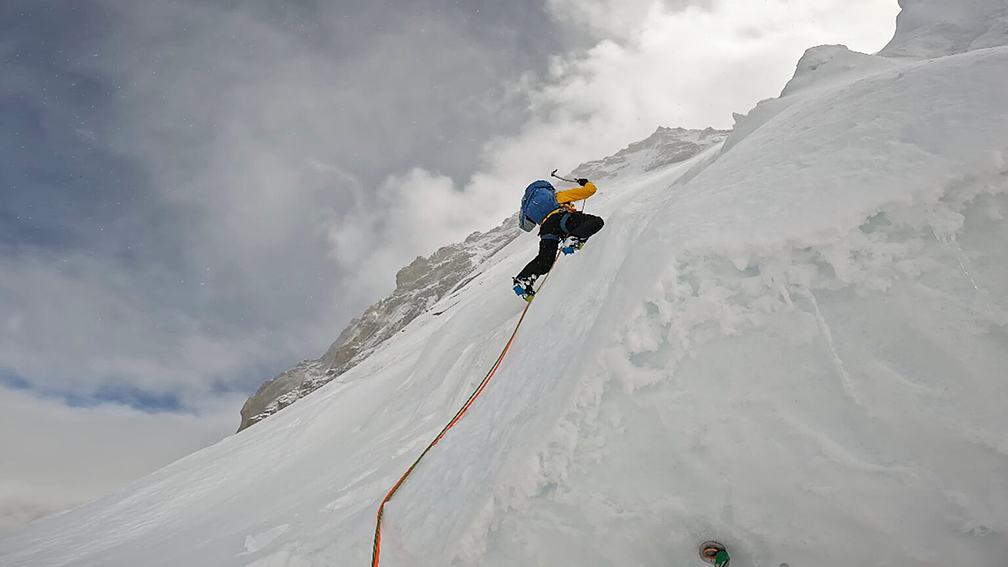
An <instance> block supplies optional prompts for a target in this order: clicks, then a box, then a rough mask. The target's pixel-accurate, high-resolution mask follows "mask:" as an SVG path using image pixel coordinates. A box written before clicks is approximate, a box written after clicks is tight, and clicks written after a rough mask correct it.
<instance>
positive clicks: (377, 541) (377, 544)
mask: <svg viewBox="0 0 1008 567" xmlns="http://www.w3.org/2000/svg"><path fill="white" fill-rule="evenodd" d="M559 258H560V254H557V260H559ZM557 260H554V261H553V265H554V266H555V265H556V261H557ZM552 271H553V267H552V266H551V267H550V271H549V272H546V277H544V278H543V282H542V284H540V285H539V289H542V288H543V286H544V285H546V279H547V278H549V275H550V272H552ZM531 305H532V303H531V302H529V303H526V304H525V309H523V310H522V314H521V317H519V318H518V323H517V324H515V328H514V331H513V332H512V333H511V338H509V339H508V342H507V344H506V345H504V350H502V351H501V353H500V356H498V357H497V361H496V362H495V363H494V365H493V367H491V368H490V371H489V372H487V375H486V377H484V378H483V381H482V382H480V384H479V386H477V387H476V389H475V390H474V391H473V393H472V394H470V395H469V399H468V400H466V403H465V404H464V405H463V406H462V409H460V410H458V413H456V414H455V417H453V418H452V420H451V421H450V422H448V425H446V426H444V429H442V430H441V432H440V433H438V434H437V437H435V438H434V440H433V441H431V442H430V445H427V448H426V449H424V450H423V452H422V453H420V456H419V457H417V459H416V460H415V461H413V464H412V465H410V467H409V468H408V469H406V472H405V473H403V475H402V476H401V477H399V480H398V481H397V482H396V483H395V485H394V486H393V487H392V489H391V490H389V492H388V494H386V495H385V499H384V500H382V502H381V505H379V506H378V517H377V521H376V523H375V538H374V548H373V550H372V553H371V567H378V556H379V554H380V552H381V527H382V516H383V515H384V513H385V504H387V503H388V501H389V500H391V499H392V496H393V495H395V493H396V492H397V491H398V490H399V487H401V486H402V485H403V483H404V482H406V478H407V477H408V476H409V475H410V473H412V472H413V469H415V468H416V466H417V465H418V464H420V460H421V459H423V458H424V456H425V455H426V454H427V453H428V452H429V451H430V450H431V449H433V448H434V445H437V443H438V441H440V440H441V438H442V437H444V435H445V433H448V430H449V429H451V428H452V427H454V426H455V424H456V423H458V421H459V420H460V419H462V415H463V414H464V413H465V412H466V411H467V410H468V409H469V406H471V405H472V404H473V402H474V401H476V398H478V397H479V395H480V393H481V392H483V388H485V387H486V385H487V384H488V383H489V382H490V378H492V377H493V375H494V373H495V372H497V368H498V367H499V366H500V364H501V361H503V360H504V356H505V355H506V354H507V352H508V349H510V348H511V343H512V342H514V338H515V336H516V335H517V334H518V329H519V327H521V324H522V321H524V320H525V314H526V313H528V309H529V307H531Z"/></svg>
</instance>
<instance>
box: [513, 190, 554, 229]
mask: <svg viewBox="0 0 1008 567" xmlns="http://www.w3.org/2000/svg"><path fill="white" fill-rule="evenodd" d="M559 208H560V203H558V202H557V198H556V189H554V188H553V186H552V185H550V183H549V181H542V180H539V181H536V182H535V183H533V184H532V185H529V186H528V187H527V188H526V189H525V196H524V197H522V203H521V218H519V219H518V224H519V225H520V226H521V228H522V230H524V231H525V232H529V231H531V230H532V229H533V228H535V227H536V225H537V224H542V221H543V220H545V219H546V215H548V214H550V213H552V212H553V211H555V210H557V209H559Z"/></svg>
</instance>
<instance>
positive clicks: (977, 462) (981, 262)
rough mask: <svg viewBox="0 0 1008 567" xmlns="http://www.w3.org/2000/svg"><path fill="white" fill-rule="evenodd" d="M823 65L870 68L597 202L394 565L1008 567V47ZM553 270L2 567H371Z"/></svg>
mask: <svg viewBox="0 0 1008 567" xmlns="http://www.w3.org/2000/svg"><path fill="white" fill-rule="evenodd" d="M904 4H909V3H907V2H904ZM920 4H921V5H925V4H928V3H927V2H921V3H920ZM906 7H907V10H909V9H910V6H906ZM822 54H823V51H822V50H820V52H818V53H815V52H813V53H811V54H810V55H807V56H806V57H807V58H809V59H803V61H805V62H806V63H809V62H810V61H811V60H812V59H815V58H818V57H820V56H821V55H822ZM826 54H827V55H829V56H830V57H831V60H832V61H836V60H837V58H836V57H837V56H838V55H839V56H840V57H844V58H847V59H846V60H845V62H844V66H845V67H849V68H845V70H844V71H843V72H842V73H833V72H829V73H823V74H822V75H823V76H824V77H826V80H825V81H824V83H823V85H817V83H816V81H815V80H814V79H813V78H812V75H814V74H815V73H816V72H817V70H812V66H813V65H812V64H809V65H807V70H805V71H800V72H799V73H798V75H799V76H797V77H796V79H795V80H796V82H794V85H796V86H795V88H794V89H792V90H791V91H790V92H787V93H786V95H785V96H782V97H781V98H780V99H778V101H779V102H780V101H786V104H785V103H784V102H780V104H778V105H776V106H774V105H773V104H772V102H771V103H767V104H764V105H762V106H764V108H768V109H771V110H772V112H766V113H763V112H756V111H755V110H754V112H751V113H750V115H749V117H748V118H745V119H744V122H745V124H744V126H745V127H743V128H739V129H738V130H737V131H736V132H735V133H733V134H732V136H731V138H730V139H729V140H728V141H727V142H725V144H724V145H723V146H722V147H720V148H718V147H716V148H712V149H710V150H708V151H707V152H705V153H703V154H701V155H699V156H696V157H694V158H692V159H690V160H687V161H684V162H680V163H674V164H671V165H665V166H661V167H656V168H653V169H651V170H649V171H647V170H645V168H637V167H634V168H632V170H629V171H625V172H615V173H614V174H613V176H612V177H611V178H610V179H608V180H607V181H606V182H605V183H601V182H600V183H599V188H600V190H599V193H598V195H597V196H595V197H593V198H592V199H591V200H589V201H588V210H589V212H593V213H596V214H600V215H602V216H603V217H605V219H606V226H605V228H604V229H603V230H602V232H600V233H599V234H597V235H596V236H594V237H593V238H592V239H591V240H590V241H589V242H588V244H587V245H586V246H585V247H584V249H583V250H581V251H579V252H578V253H577V254H575V255H573V256H571V257H566V258H563V259H561V260H560V262H559V263H558V264H557V266H556V268H555V269H554V271H553V273H552V274H551V275H550V277H549V279H548V281H547V282H546V285H545V287H544V288H543V289H542V290H541V291H540V292H539V294H538V295H537V296H536V299H535V301H534V302H533V303H532V305H531V308H530V310H529V312H528V316H527V317H526V319H525V322H524V324H523V326H522V328H521V330H520V332H519V333H518V336H517V338H516V339H515V342H514V345H513V346H512V349H511V352H510V354H509V355H508V358H507V359H505V361H504V363H503V364H502V365H501V367H500V370H499V371H498V372H497V374H496V376H495V377H494V380H493V381H492V382H491V383H490V385H489V386H488V387H487V388H486V390H485V391H484V392H483V395H482V397H480V398H479V400H478V401H477V403H476V404H475V405H474V406H473V408H472V409H471V411H470V412H469V413H468V414H466V416H465V418H464V419H463V420H461V421H460V422H459V424H458V425H457V426H456V427H455V428H454V429H453V430H451V431H450V432H449V434H448V435H447V436H446V437H445V438H444V439H443V440H442V442H441V443H440V444H439V445H438V446H437V447H436V448H435V449H434V450H433V451H432V452H431V453H430V454H429V455H428V456H427V458H426V459H425V460H424V461H423V463H422V464H421V465H420V466H419V467H418V468H417V469H416V470H415V471H414V473H413V475H412V476H411V477H410V479H409V480H408V481H407V482H406V484H405V485H404V486H403V487H402V489H401V490H400V491H399V492H398V493H397V495H396V497H395V498H394V499H393V500H392V501H391V502H390V503H389V505H388V506H387V507H386V509H385V525H384V531H383V539H382V542H383V555H382V563H381V564H382V565H383V566H387V567H395V566H405V565H409V566H417V565H421V566H426V565H430V566H444V565H458V566H469V565H473V566H475V565H481V566H488V567H497V566H501V567H503V566H513V565H525V566H540V565H541V566H547V565H549V566H555V565H593V566H621V567H622V566H626V565H642V566H643V565H688V564H697V565H700V563H699V559H697V557H696V545H697V544H698V543H699V542H701V541H704V540H706V539H711V538H716V539H718V540H720V541H722V542H724V543H725V544H727V546H728V548H729V549H730V550H731V552H732V556H733V562H732V564H733V565H736V566H739V567H744V566H772V567H776V566H778V565H781V564H782V563H785V562H786V563H787V564H789V565H792V566H795V567H802V566H838V567H839V566H845V567H846V566H852V565H858V566H861V565H864V566H900V567H906V566H937V565H941V566H945V565H977V566H990V567H998V566H1003V565H1005V564H1006V560H1005V557H1008V438H1006V436H1005V432H1006V431H1008V415H1006V412H1005V410H1004V408H1005V405H1006V402H1008V380H1006V371H1005V368H1008V300H1006V298H1008V223H1006V220H1005V219H1006V216H1008V160H1006V156H1008V100H1006V98H1005V96H1004V93H1005V92H1008V47H997V48H989V49H976V50H972V51H968V52H965V53H960V54H957V55H953V56H945V57H940V58H935V59H926V60H920V61H916V60H910V59H899V60H896V61H893V62H891V64H888V63H879V62H878V61H875V59H873V58H868V59H866V58H865V57H863V56H860V55H856V54H853V55H850V56H848V55H847V54H845V53H844V52H843V51H842V50H839V49H838V48H837V49H830V50H829V51H827V52H826ZM862 64H864V65H863V67H862V66H861V65H862ZM858 69H861V71H860V73H859V72H858ZM809 72H811V73H812V75H809V74H808V73H809ZM839 75H842V78H839ZM799 84H801V87H800V88H799V87H798V85H799ZM757 110H758V109H757ZM536 245H537V243H536V241H535V239H534V238H531V237H529V238H519V239H516V240H513V241H511V242H510V243H508V244H507V245H506V246H504V247H503V248H501V249H500V250H499V251H497V252H496V253H495V254H493V255H492V256H491V257H489V258H488V259H486V261H484V262H483V264H482V267H481V268H480V269H479V270H478V271H477V272H475V273H474V277H472V279H469V280H467V281H465V282H464V283H462V284H460V285H459V286H457V287H456V288H455V290H454V291H452V292H451V293H449V294H448V295H447V296H446V297H444V298H442V299H440V300H439V301H438V302H437V304H436V305H434V307H433V308H432V309H431V310H429V311H427V312H425V313H423V314H421V315H419V316H417V317H416V318H415V319H413V320H412V321H411V322H410V323H409V324H408V325H406V326H405V327H404V329H403V331H402V332H399V333H396V334H395V335H394V336H392V337H391V338H389V339H388V340H386V341H385V342H384V343H383V344H382V346H381V348H379V349H377V350H375V351H374V352H373V353H372V354H371V355H370V356H368V357H366V358H364V359H363V360H362V361H360V362H359V364H357V365H356V366H354V367H353V368H352V369H350V370H348V371H347V372H346V373H345V374H343V375H342V376H341V378H340V380H338V381H333V382H330V383H329V384H327V385H325V386H324V387H322V388H320V389H319V390H318V391H316V392H315V393H314V394H312V395H311V396H308V397H306V398H304V399H302V400H300V401H299V402H298V403H297V404H294V405H293V406H291V407H289V408H287V409H286V410H284V411H283V412H280V413H278V414H276V415H275V416H273V417H271V418H270V419H268V420H266V421H264V422H263V423H261V424H259V425H257V426H256V427H254V428H251V429H249V430H247V431H243V432H242V433H240V434H237V435H235V436H232V437H229V438H227V439H225V440H223V441H222V442H220V443H218V444H217V445H215V446H213V447H209V448H207V449H205V450H203V451H200V452H198V453H195V454H193V455H190V456H189V457H186V458H185V459H182V460H180V461H178V462H176V463H174V464H172V465H170V466H168V467H166V468H164V469H162V470H161V471H158V472H156V473H154V474H152V475H150V476H148V477H146V478H144V479H142V480H140V481H137V482H136V483H134V484H133V485H132V486H129V487H127V488H125V489H124V490H122V491H121V492H120V493H118V494H115V495H112V496H109V497H107V498H104V499H102V500H99V501H97V502H94V503H91V504H88V505H85V506H81V507H79V508H77V509H74V510H71V511H68V512H65V513H63V514H60V515H57V516H53V517H49V518H46V519H42V520H40V521H37V522H34V523H32V524H30V525H28V526H25V527H22V528H18V529H15V530H14V531H11V532H7V533H4V534H2V536H0V564H2V565H4V566H12V567H14V566H64V565H66V566H74V567H84V566H99V565H100V566H135V565H145V566H152V567H154V566H176V565H194V566H202V565H207V566H211V565H212V566H255V567H266V566H274V567H287V566H299V567H300V566H304V567H307V566H323V565H325V566H335V565H340V566H342V565H365V564H367V563H368V561H369V560H370V554H371V544H372V537H373V534H374V514H375V513H376V511H377V505H378V503H379V502H380V501H381V498H382V497H383V496H384V495H385V493H386V492H387V491H388V489H389V488H390V487H391V485H392V484H393V483H394V482H395V480H396V479H397V478H398V477H399V475H401V474H402V472H403V471H404V470H405V469H406V468H407V467H408V466H409V464H410V463H411V462H412V461H413V460H414V459H415V458H416V456H417V455H418V454H419V452H420V451H421V450H422V449H423V447H424V446H426V444H427V443H428V442H429V441H430V440H431V439H432V438H433V437H434V435H435V434H436V433H437V432H438V431H439V430H440V428H441V427H442V426H443V425H444V424H445V423H446V422H447V421H448V420H449V419H450V418H451V416H452V415H453V414H454V412H455V411H456V410H457V409H458V408H459V407H460V406H461V405H462V403H463V402H464V400H465V399H466V398H467V397H468V395H469V393H470V392H471V391H472V389H473V387H474V386H475V385H476V384H477V383H478V381H479V380H480V379H481V378H482V377H483V375H484V374H485V373H486V371H487V369H488V368H489V367H490V365H491V364H492V363H493V361H494V360H495V358H496V357H497V354H498V353H499V352H500V349H501V348H502V347H503V345H504V343H505V341H506V340H507V337H508V336H509V334H510V332H511V330H512V328H513V326H514V324H515V322H516V321H517V318H518V315H519V313H520V311H521V309H522V307H523V306H524V303H523V302H521V301H520V300H519V299H517V298H516V297H515V296H514V294H513V293H512V292H511V290H510V277H511V275H513V274H514V273H515V272H517V271H518V269H520V267H521V266H522V265H523V264H524V263H525V262H526V261H527V260H528V259H529V258H530V257H531V256H532V255H534V254H535V251H536ZM439 312H440V313H441V314H440V315H437V314H436V313H439Z"/></svg>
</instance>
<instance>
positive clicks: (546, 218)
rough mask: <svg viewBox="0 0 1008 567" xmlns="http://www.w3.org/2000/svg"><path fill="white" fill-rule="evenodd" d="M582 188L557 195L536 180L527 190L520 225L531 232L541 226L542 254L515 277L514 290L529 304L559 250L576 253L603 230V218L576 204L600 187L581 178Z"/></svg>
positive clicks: (579, 182) (546, 183) (540, 243)
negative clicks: (577, 208)
mask: <svg viewBox="0 0 1008 567" xmlns="http://www.w3.org/2000/svg"><path fill="white" fill-rule="evenodd" d="M577 184H578V185H580V187H575V188H573V189H568V190H566V191H560V192H557V191H556V189H554V188H553V185H551V184H550V183H549V182H548V181H542V180H540V181H536V182H534V183H532V184H531V185H529V186H528V188H526V189H525V196H524V197H523V198H522V206H521V213H520V219H519V224H520V225H521V227H522V230H525V231H526V232H530V231H531V230H532V229H533V228H535V226H536V225H539V227H540V228H539V255H538V256H536V257H535V258H533V259H532V261H531V262H529V263H528V265H527V266H525V269H523V270H522V271H521V273H519V274H518V275H517V276H516V277H515V278H514V291H515V293H517V294H518V295H519V296H521V297H522V298H523V299H525V300H526V301H532V296H533V295H535V288H534V287H533V286H534V284H535V280H536V278H538V277H539V276H541V275H543V274H545V273H547V272H549V271H550V268H552V267H553V262H554V261H556V258H557V248H560V243H561V242H562V241H564V240H566V242H564V245H563V247H562V248H561V250H562V251H563V253H564V254H572V253H574V252H575V251H577V250H580V249H581V247H582V246H584V243H585V241H586V240H588V238H589V237H590V236H591V235H593V234H595V233H596V232H598V231H599V230H601V229H602V225H603V224H604V223H603V221H602V219H601V218H600V217H597V216H595V215H589V214H585V213H582V212H578V211H577V210H576V209H575V208H574V205H573V203H574V202H575V201H580V200H582V199H587V198H588V197H591V196H592V195H594V194H595V191H596V187H595V184H594V183H592V182H591V181H588V180H587V179H585V178H583V177H582V178H579V179H577Z"/></svg>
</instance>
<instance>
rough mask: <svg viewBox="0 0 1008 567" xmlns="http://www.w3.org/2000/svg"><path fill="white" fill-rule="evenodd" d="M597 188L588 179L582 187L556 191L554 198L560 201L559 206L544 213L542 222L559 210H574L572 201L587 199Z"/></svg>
mask: <svg viewBox="0 0 1008 567" xmlns="http://www.w3.org/2000/svg"><path fill="white" fill-rule="evenodd" d="M597 190H598V188H597V187H595V184H594V183H592V182H591V181H589V182H588V183H585V184H584V186H583V187H575V188H573V189H567V190H566V191H557V194H556V199H557V203H560V208H558V209H557V210H555V211H553V212H552V213H550V214H548V215H546V218H544V219H543V222H546V219H548V218H550V217H551V216H553V215H555V214H556V213H559V212H560V211H568V212H571V211H574V210H575V209H574V205H573V204H572V203H574V201H580V200H582V199H587V198H588V197H591V196H592V195H594V194H595V191H597ZM540 224H541V223H540Z"/></svg>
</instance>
